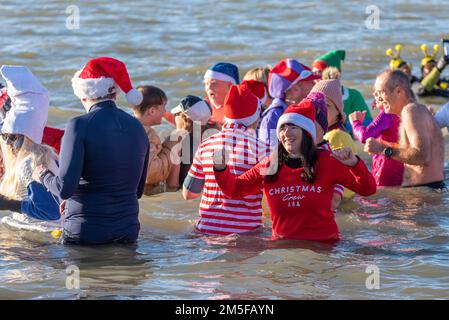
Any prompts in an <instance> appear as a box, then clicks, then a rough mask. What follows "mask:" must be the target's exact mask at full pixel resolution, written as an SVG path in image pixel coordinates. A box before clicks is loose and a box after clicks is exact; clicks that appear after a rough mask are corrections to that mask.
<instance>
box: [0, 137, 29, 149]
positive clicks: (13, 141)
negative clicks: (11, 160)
mask: <svg viewBox="0 0 449 320" xmlns="http://www.w3.org/2000/svg"><path fill="white" fill-rule="evenodd" d="M1 137H2V140H3V141H5V142H6V144H7V145H8V146H10V147H12V148H13V149H15V150H19V149H20V148H21V147H22V145H23V142H24V140H25V136H24V135H23V134H17V133H2V134H1Z"/></svg>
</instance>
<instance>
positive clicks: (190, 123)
mask: <svg viewBox="0 0 449 320" xmlns="http://www.w3.org/2000/svg"><path fill="white" fill-rule="evenodd" d="M178 115H179V116H180V118H181V119H182V121H184V130H185V131H187V132H188V133H191V132H192V130H193V120H192V119H190V117H189V115H188V114H187V113H186V112H185V111H181V112H180V113H179V114H178Z"/></svg>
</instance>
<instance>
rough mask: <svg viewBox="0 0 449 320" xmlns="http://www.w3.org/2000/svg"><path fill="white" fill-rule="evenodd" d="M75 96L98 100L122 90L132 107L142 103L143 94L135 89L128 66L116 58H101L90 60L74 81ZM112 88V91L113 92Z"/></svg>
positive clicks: (76, 74) (78, 72) (77, 73)
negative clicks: (118, 89)
mask: <svg viewBox="0 0 449 320" xmlns="http://www.w3.org/2000/svg"><path fill="white" fill-rule="evenodd" d="M72 87H73V92H74V93H75V95H76V96H77V97H78V98H80V99H92V100H95V99H98V98H102V97H105V96H107V95H109V94H111V93H114V92H117V88H120V89H121V90H122V91H123V92H124V93H125V94H126V100H127V101H128V103H130V104H132V105H139V104H140V103H141V102H142V99H143V97H142V93H141V92H140V91H138V90H136V89H134V88H133V86H132V84H131V80H130V78H129V75H128V71H127V69H126V65H125V64H124V63H123V62H121V61H119V60H117V59H114V58H109V57H99V58H95V59H92V60H90V61H89V62H88V63H87V64H86V65H85V66H84V67H83V68H82V69H81V70H79V71H77V72H76V73H75V76H74V77H73V79H72ZM111 88H112V90H111Z"/></svg>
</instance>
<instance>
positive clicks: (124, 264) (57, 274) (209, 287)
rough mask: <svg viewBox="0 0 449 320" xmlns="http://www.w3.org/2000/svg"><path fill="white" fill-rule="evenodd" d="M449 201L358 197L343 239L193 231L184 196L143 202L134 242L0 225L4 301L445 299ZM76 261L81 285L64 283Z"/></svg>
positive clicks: (396, 193)
mask: <svg viewBox="0 0 449 320" xmlns="http://www.w3.org/2000/svg"><path fill="white" fill-rule="evenodd" d="M448 201H449V200H448V197H447V195H441V194H437V193H433V192H430V191H427V190H419V189H402V190H399V189H392V188H386V189H381V190H380V191H379V193H378V194H377V195H375V196H373V197H370V198H363V199H362V198H356V199H355V200H354V201H351V202H350V203H344V205H343V210H342V211H340V212H339V213H338V214H337V222H338V224H339V226H340V228H341V231H342V236H343V240H342V241H341V242H339V243H337V244H322V243H315V242H308V241H271V240H270V235H271V233H270V228H269V225H270V222H269V220H268V219H266V220H265V227H264V228H263V229H262V230H261V231H260V232H258V233H255V234H252V235H246V236H237V235H230V236H227V237H214V236H203V235H199V234H195V233H193V232H192V229H193V224H194V221H195V219H196V217H197V205H198V203H197V201H193V202H185V201H184V200H182V198H181V195H180V193H170V194H165V195H158V196H155V197H147V198H145V199H143V200H142V201H141V203H142V208H143V210H142V212H141V221H142V232H141V236H140V240H139V243H138V245H137V246H131V247H129V246H100V247H76V246H66V247H62V246H60V245H58V244H56V243H55V242H54V241H53V240H52V239H51V237H50V236H49V235H44V234H41V235H33V234H25V233H17V232H14V231H11V230H8V229H5V227H3V226H0V228H1V229H0V231H1V232H0V235H1V236H0V237H1V238H0V257H1V259H0V269H1V270H2V272H1V273H0V298H7V297H9V298H11V297H13V298H32V299H35V298H69V299H97V298H102V299H230V298H231V299H298V298H300V299H316V298H320V299H335V298H336V299H347V298H362V299H372V298H374V299H377V298H394V299H402V298H447V292H448V288H449V276H448V275H449V273H448V271H449V270H448V269H449V267H448V266H449V261H448V259H449V255H448V253H449V232H448V231H449V217H448V214H447V209H446V208H447V202H448ZM372 264H374V265H376V266H378V267H379V269H380V276H381V278H380V279H381V280H380V281H381V287H380V289H379V290H375V291H371V290H368V289H367V288H366V287H365V281H366V278H367V277H368V275H369V274H367V273H365V271H366V268H367V267H368V266H369V265H372ZM73 265H75V266H77V267H79V269H80V283H81V288H80V289H79V290H68V289H66V288H65V281H66V277H67V275H66V273H65V270H66V268H67V267H68V266H73Z"/></svg>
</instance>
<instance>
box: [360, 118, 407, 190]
mask: <svg viewBox="0 0 449 320" xmlns="http://www.w3.org/2000/svg"><path fill="white" fill-rule="evenodd" d="M400 123H401V119H400V118H399V116H397V115H395V114H388V113H385V112H384V111H383V110H381V112H380V113H379V115H378V116H377V117H376V118H375V119H374V120H373V122H371V123H370V124H369V125H368V126H367V127H364V126H363V124H362V122H360V121H358V120H356V121H353V122H352V123H351V125H352V129H353V133H354V136H355V137H356V139H357V140H359V141H360V142H362V143H365V141H366V140H367V139H368V138H375V139H378V138H380V139H382V140H384V141H387V142H393V143H397V142H398V141H399V125H400ZM371 172H372V174H373V176H374V178H375V179H376V183H377V185H378V186H400V185H401V184H402V175H403V173H404V164H403V163H402V162H399V161H396V160H393V159H390V160H388V159H387V157H386V156H384V155H383V154H376V155H373V162H372V166H371Z"/></svg>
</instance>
